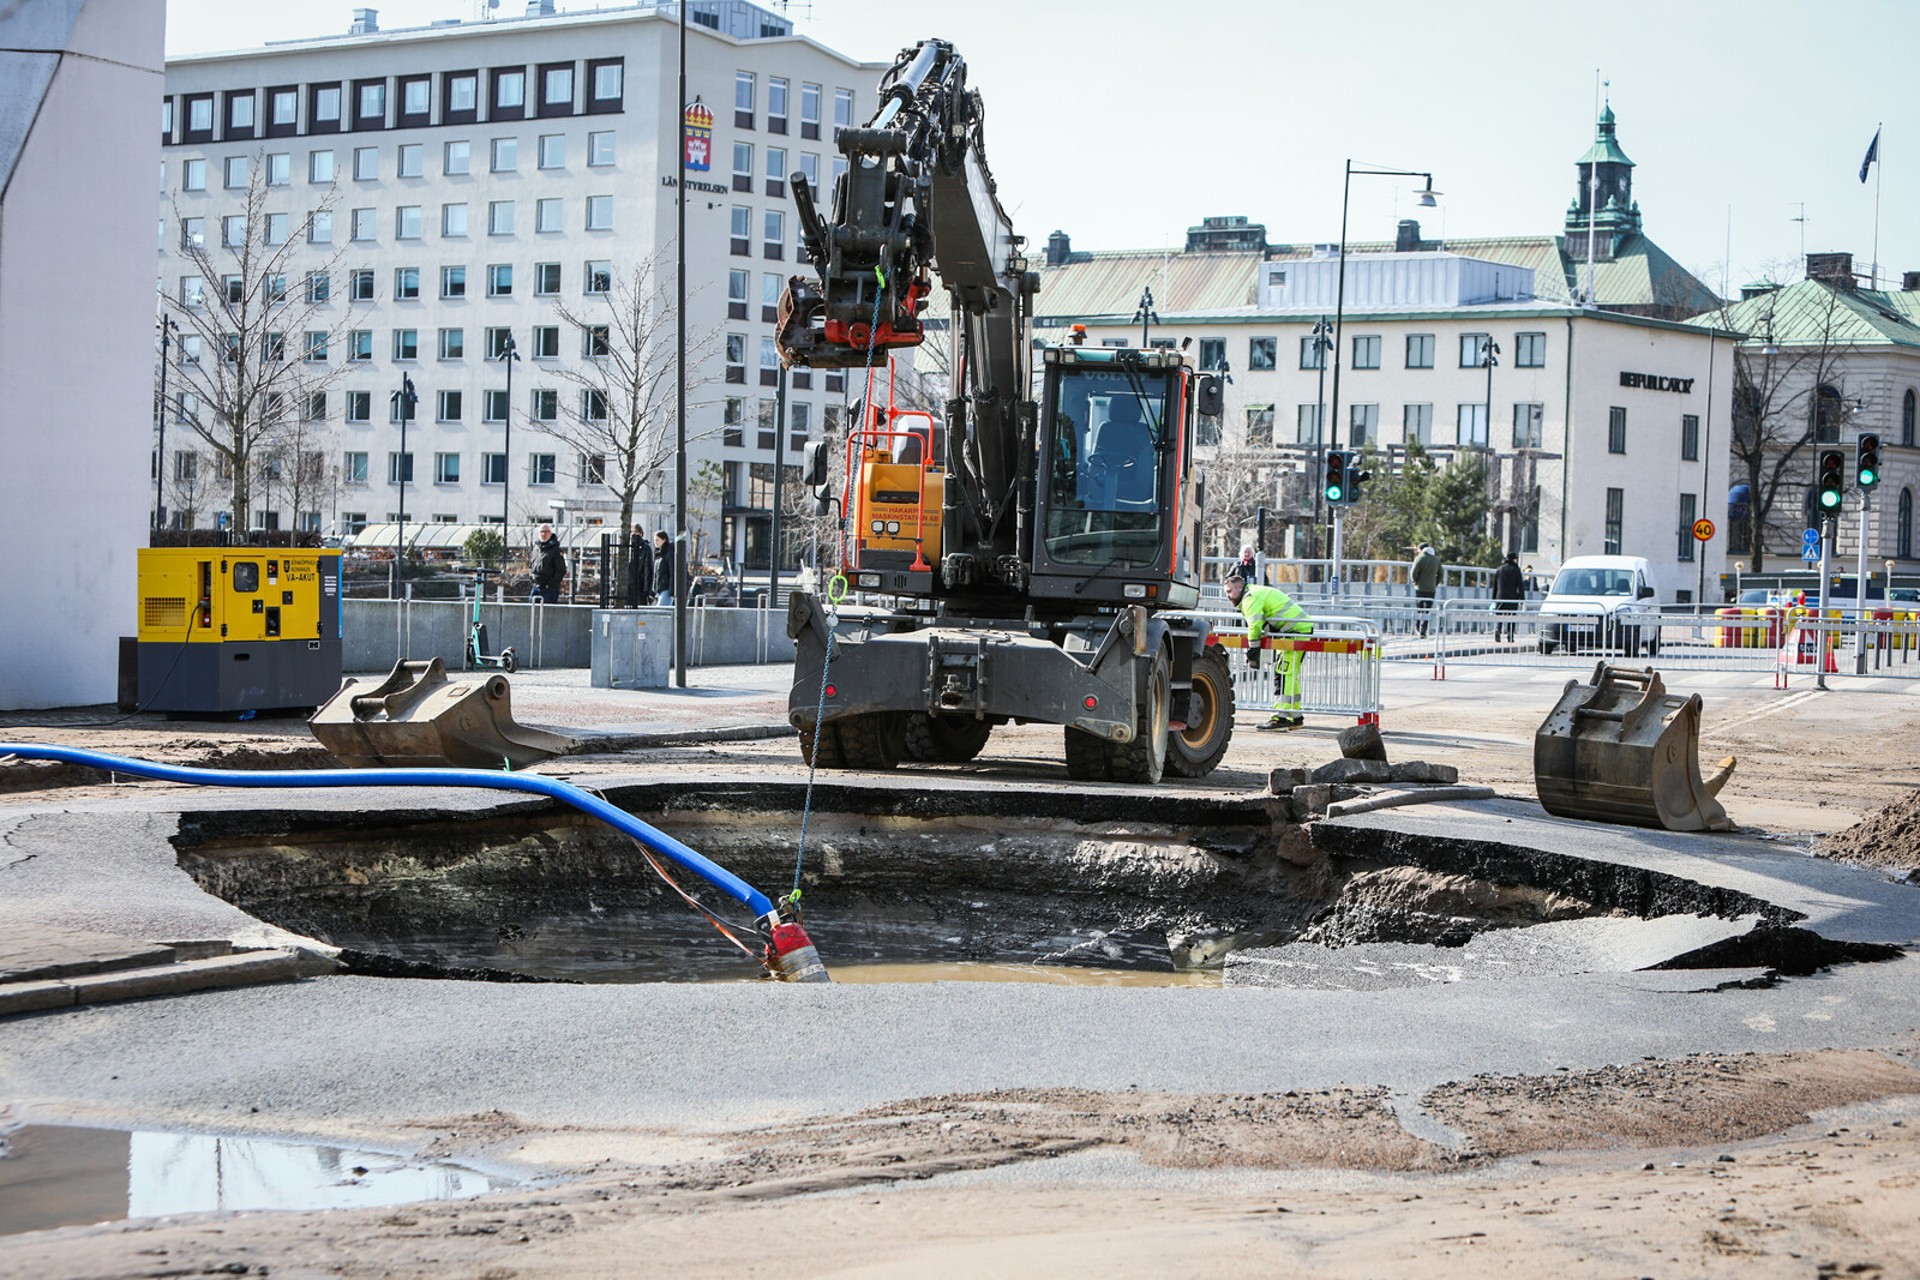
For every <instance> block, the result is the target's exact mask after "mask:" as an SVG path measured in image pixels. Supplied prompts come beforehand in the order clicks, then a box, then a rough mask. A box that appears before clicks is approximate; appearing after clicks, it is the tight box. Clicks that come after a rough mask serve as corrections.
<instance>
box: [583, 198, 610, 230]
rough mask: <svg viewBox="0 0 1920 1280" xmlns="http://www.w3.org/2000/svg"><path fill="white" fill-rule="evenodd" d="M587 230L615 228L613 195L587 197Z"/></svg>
mask: <svg viewBox="0 0 1920 1280" xmlns="http://www.w3.org/2000/svg"><path fill="white" fill-rule="evenodd" d="M587 230H589V231H611V230H613V197H612V196H588V197H587Z"/></svg>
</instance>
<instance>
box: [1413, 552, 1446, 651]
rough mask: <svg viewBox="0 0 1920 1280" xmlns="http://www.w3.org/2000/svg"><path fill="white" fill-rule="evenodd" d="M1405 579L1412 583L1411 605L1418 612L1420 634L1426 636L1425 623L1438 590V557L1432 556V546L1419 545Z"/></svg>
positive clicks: (1431, 610) (1429, 615) (1430, 613)
mask: <svg viewBox="0 0 1920 1280" xmlns="http://www.w3.org/2000/svg"><path fill="white" fill-rule="evenodd" d="M1407 577H1408V579H1409V580H1411V581H1412V583H1413V604H1414V607H1415V608H1416V609H1418V610H1419V611H1420V612H1419V615H1418V617H1419V626H1420V634H1421V635H1425V634H1427V621H1428V619H1430V618H1431V617H1432V616H1433V598H1434V596H1435V595H1437V594H1438V593H1439V590H1440V557H1439V556H1437V555H1435V554H1434V551H1433V544H1431V543H1427V542H1423V543H1421V544H1420V554H1419V555H1417V556H1415V557H1414V558H1413V564H1412V566H1411V567H1410V568H1409V569H1408V570H1407Z"/></svg>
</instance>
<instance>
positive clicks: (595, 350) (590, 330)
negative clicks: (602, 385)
mask: <svg viewBox="0 0 1920 1280" xmlns="http://www.w3.org/2000/svg"><path fill="white" fill-rule="evenodd" d="M609 340H610V339H609V333H608V329H607V326H606V325H604V324H589V325H582V326H581V327H580V355H581V356H582V358H584V359H587V360H599V359H602V358H604V357H605V356H607V355H608V354H610V353H611V350H612V348H611V346H610V345H609Z"/></svg>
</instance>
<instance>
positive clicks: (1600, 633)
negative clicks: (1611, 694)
mask: <svg viewBox="0 0 1920 1280" xmlns="http://www.w3.org/2000/svg"><path fill="white" fill-rule="evenodd" d="M1659 608H1660V588H1659V586H1658V584H1656V583H1655V582H1654V579H1653V569H1652V566H1650V565H1648V563H1647V562H1646V560H1645V558H1643V557H1641V556H1575V557H1573V558H1572V559H1571V560H1568V561H1567V562H1566V563H1565V564H1563V565H1561V566H1560V572H1559V573H1556V574H1555V575H1553V585H1552V586H1551V587H1549V588H1548V589H1547V598H1546V600H1544V601H1543V602H1542V603H1541V605H1540V612H1541V613H1542V614H1545V615H1548V616H1551V615H1553V614H1560V615H1563V616H1564V617H1565V618H1566V621H1565V622H1543V623H1541V624H1540V652H1542V653H1552V652H1553V651H1554V650H1555V649H1558V648H1560V647H1561V646H1562V645H1565V646H1566V650H1567V652H1568V653H1573V652H1576V651H1578V650H1580V649H1612V648H1616V647H1617V648H1618V649H1619V650H1620V652H1621V653H1623V654H1626V655H1628V656H1631V655H1633V654H1635V653H1638V652H1639V651H1640V641H1641V637H1642V633H1643V632H1644V633H1645V638H1646V649H1647V656H1648V657H1649V658H1651V657H1653V656H1654V655H1656V654H1658V653H1659V652H1660V627H1659V625H1658V623H1657V622H1655V623H1653V624H1652V625H1648V623H1649V621H1650V620H1652V619H1654V618H1657V617H1658V615H1659Z"/></svg>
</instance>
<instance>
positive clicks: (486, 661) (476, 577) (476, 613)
mask: <svg viewBox="0 0 1920 1280" xmlns="http://www.w3.org/2000/svg"><path fill="white" fill-rule="evenodd" d="M493 574H494V571H493V570H492V569H476V570H474V572H473V623H472V625H471V626H469V627H468V628H467V654H466V664H465V667H464V669H465V670H467V671H472V670H473V669H475V668H476V667H497V668H499V669H500V670H501V671H505V672H508V673H511V672H512V671H513V665H514V664H513V646H512V645H508V646H507V647H506V648H504V649H502V650H501V651H500V652H499V653H488V652H487V624H486V623H484V622H482V621H480V598H481V597H482V596H484V595H485V594H486V593H487V579H488V578H491V577H492V576H493Z"/></svg>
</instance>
